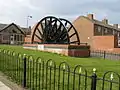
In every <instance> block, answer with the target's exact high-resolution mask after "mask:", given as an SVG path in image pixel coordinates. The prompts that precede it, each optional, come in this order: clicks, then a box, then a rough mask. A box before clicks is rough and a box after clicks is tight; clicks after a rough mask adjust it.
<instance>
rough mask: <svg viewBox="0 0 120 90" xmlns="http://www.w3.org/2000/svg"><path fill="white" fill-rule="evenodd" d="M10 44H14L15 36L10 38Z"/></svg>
mask: <svg viewBox="0 0 120 90" xmlns="http://www.w3.org/2000/svg"><path fill="white" fill-rule="evenodd" d="M10 44H14V35H11V36H10Z"/></svg>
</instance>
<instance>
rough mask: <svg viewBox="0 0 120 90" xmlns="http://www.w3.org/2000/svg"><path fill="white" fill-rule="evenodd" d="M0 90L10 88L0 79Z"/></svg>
mask: <svg viewBox="0 0 120 90" xmlns="http://www.w3.org/2000/svg"><path fill="white" fill-rule="evenodd" d="M0 90H12V89H10V88H9V87H8V86H6V85H5V84H4V83H3V82H1V81H0Z"/></svg>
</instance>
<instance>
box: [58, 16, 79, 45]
mask: <svg viewBox="0 0 120 90" xmlns="http://www.w3.org/2000/svg"><path fill="white" fill-rule="evenodd" d="M60 20H61V22H62V23H63V24H64V26H65V27H66V28H67V32H68V36H69V40H70V44H78V45H79V44H80V39H79V36H78V32H77V30H76V29H75V27H74V26H73V25H72V23H71V22H70V21H68V20H66V19H63V18H60Z"/></svg>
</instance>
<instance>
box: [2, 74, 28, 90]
mask: <svg viewBox="0 0 120 90" xmlns="http://www.w3.org/2000/svg"><path fill="white" fill-rule="evenodd" d="M0 90H26V89H24V88H22V87H21V86H18V85H17V84H15V83H13V82H11V81H10V80H9V79H8V78H7V76H5V75H4V74H3V73H2V72H0Z"/></svg>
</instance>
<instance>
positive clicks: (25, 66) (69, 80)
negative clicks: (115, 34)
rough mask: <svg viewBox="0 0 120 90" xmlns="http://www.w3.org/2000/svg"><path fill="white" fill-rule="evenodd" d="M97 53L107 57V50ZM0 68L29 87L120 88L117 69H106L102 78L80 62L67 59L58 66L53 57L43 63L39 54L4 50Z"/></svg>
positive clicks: (55, 89)
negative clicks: (72, 64) (72, 66)
mask: <svg viewBox="0 0 120 90" xmlns="http://www.w3.org/2000/svg"><path fill="white" fill-rule="evenodd" d="M93 54H95V55H96V52H94V53H93ZM97 54H98V55H99V56H100V57H101V56H102V57H103V58H106V57H108V56H106V55H107V53H106V52H100V53H98V52H97ZM115 55H116V54H115ZM0 71H2V72H3V73H5V74H6V75H7V76H8V77H9V78H10V79H12V80H13V81H15V82H16V83H17V84H20V85H21V86H23V87H24V88H28V89H30V90H120V76H119V74H118V73H116V72H112V71H109V72H106V73H105V74H104V76H103V77H102V78H99V77H98V76H97V74H96V72H95V69H94V71H93V74H92V75H88V74H87V70H86V69H85V68H84V67H82V66H81V65H77V66H76V67H75V68H70V66H69V65H68V64H67V63H66V62H61V63H60V64H59V65H57V64H56V63H55V62H54V61H53V60H48V61H47V62H44V61H42V59H41V58H40V57H38V58H37V59H34V58H33V57H32V56H27V55H21V54H20V53H19V54H17V53H15V52H11V51H8V50H2V49H0ZM109 77H110V78H109Z"/></svg>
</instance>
